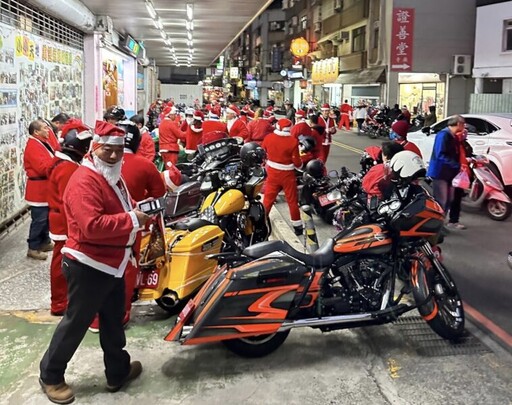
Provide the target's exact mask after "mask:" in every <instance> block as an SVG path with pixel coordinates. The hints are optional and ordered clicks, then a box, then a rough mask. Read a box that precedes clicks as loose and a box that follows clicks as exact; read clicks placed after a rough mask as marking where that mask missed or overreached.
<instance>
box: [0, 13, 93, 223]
mask: <svg viewBox="0 0 512 405" xmlns="http://www.w3.org/2000/svg"><path fill="white" fill-rule="evenodd" d="M82 100H83V52H82V51H79V50H77V49H73V48H70V47H67V46H65V45H61V44H59V43H57V42H54V41H50V40H47V39H45V38H42V37H39V36H37V35H32V34H30V33H28V32H25V31H22V30H19V29H15V28H13V27H11V26H9V25H5V24H2V23H0V223H2V222H4V221H5V220H7V219H9V218H10V217H11V216H12V215H13V214H15V213H16V212H17V211H19V210H20V209H21V208H23V207H24V206H25V201H24V199H23V196H24V192H25V172H24V170H23V150H24V149H25V144H26V142H27V136H28V132H27V128H28V126H29V124H30V122H32V121H33V120H35V119H36V118H38V117H42V118H48V119H51V118H52V117H54V116H55V115H57V114H59V113H61V112H65V113H68V114H70V115H72V116H75V117H81V116H82V112H83V101H82Z"/></svg>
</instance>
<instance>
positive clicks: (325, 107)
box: [321, 103, 331, 110]
mask: <svg viewBox="0 0 512 405" xmlns="http://www.w3.org/2000/svg"><path fill="white" fill-rule="evenodd" d="M330 109H331V106H330V105H329V104H327V103H325V104H323V105H322V108H321V110H330Z"/></svg>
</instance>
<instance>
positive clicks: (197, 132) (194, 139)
mask: <svg viewBox="0 0 512 405" xmlns="http://www.w3.org/2000/svg"><path fill="white" fill-rule="evenodd" d="M203 119H204V115H203V113H202V112H201V111H195V112H194V121H193V122H192V124H191V125H189V126H188V129H187V135H186V143H185V152H187V153H195V152H196V151H197V145H199V144H200V143H202V142H203V126H202V123H203Z"/></svg>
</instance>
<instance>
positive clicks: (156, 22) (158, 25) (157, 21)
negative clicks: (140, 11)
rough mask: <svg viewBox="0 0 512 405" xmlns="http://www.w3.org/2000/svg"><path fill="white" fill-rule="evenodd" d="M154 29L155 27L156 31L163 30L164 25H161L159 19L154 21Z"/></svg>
mask: <svg viewBox="0 0 512 405" xmlns="http://www.w3.org/2000/svg"><path fill="white" fill-rule="evenodd" d="M155 27H156V29H157V30H163V29H164V25H163V24H162V20H161V19H160V17H158V18H157V19H155Z"/></svg>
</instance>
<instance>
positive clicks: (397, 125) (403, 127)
mask: <svg viewBox="0 0 512 405" xmlns="http://www.w3.org/2000/svg"><path fill="white" fill-rule="evenodd" d="M391 129H392V130H393V132H394V133H395V134H396V135H397V137H396V138H395V142H397V143H399V144H400V145H402V146H403V147H404V150H410V151H411V152H414V153H416V154H417V155H418V156H419V157H420V158H422V159H423V156H422V155H421V151H420V148H418V146H416V144H415V143H414V142H409V141H408V140H407V130H408V129H409V124H408V123H407V122H406V121H404V120H399V121H396V122H394V123H393V125H391Z"/></svg>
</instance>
